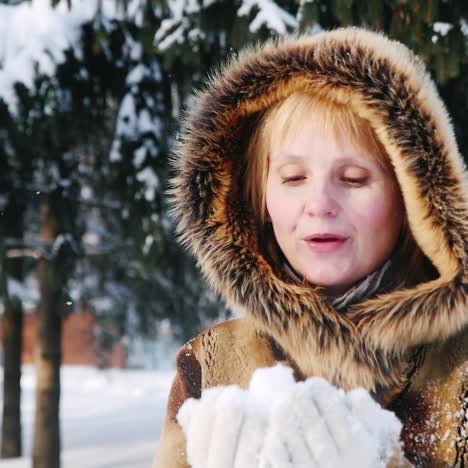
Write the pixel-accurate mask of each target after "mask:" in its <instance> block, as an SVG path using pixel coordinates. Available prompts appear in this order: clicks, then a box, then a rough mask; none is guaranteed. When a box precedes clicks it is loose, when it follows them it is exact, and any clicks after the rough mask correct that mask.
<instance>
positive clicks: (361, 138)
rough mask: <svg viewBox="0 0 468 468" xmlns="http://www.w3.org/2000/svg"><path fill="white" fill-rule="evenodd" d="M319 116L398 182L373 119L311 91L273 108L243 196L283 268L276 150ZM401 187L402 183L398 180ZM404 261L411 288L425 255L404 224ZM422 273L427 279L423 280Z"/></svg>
mask: <svg viewBox="0 0 468 468" xmlns="http://www.w3.org/2000/svg"><path fill="white" fill-rule="evenodd" d="M311 113H314V114H315V113H316V114H317V115H319V116H320V117H319V118H320V119H321V124H323V127H324V129H326V130H328V129H329V130H330V131H331V132H332V134H334V135H336V136H337V138H338V134H339V133H342V134H345V135H346V136H347V138H349V139H350V143H351V144H352V145H354V146H358V147H361V148H363V149H364V150H366V152H367V153H368V154H370V155H372V156H373V157H375V159H376V161H377V162H378V163H379V164H380V165H381V167H382V168H383V170H384V171H385V172H387V173H388V174H391V176H392V177H393V178H394V179H395V181H396V175H395V172H394V169H393V166H392V163H391V160H390V158H389V156H388V154H387V152H386V150H385V148H384V146H383V144H382V143H381V141H380V140H379V139H378V138H377V135H376V134H375V131H374V129H373V128H372V126H371V124H370V122H369V121H367V120H365V119H363V118H361V117H359V116H358V115H357V114H356V113H355V112H353V111H352V109H351V108H350V107H349V106H345V105H343V104H339V103H337V102H334V101H332V100H330V99H326V98H324V97H321V96H316V95H313V94H310V93H306V92H296V93H293V94H291V95H290V96H288V97H287V98H286V99H284V100H283V101H280V102H279V103H277V104H276V105H274V106H272V107H271V108H269V109H268V110H267V111H266V112H265V113H264V114H263V115H262V116H261V117H260V120H259V122H258V125H257V126H256V128H255V129H254V130H253V132H252V134H251V137H250V140H249V143H248V147H247V151H246V173H245V185H244V195H245V197H246V199H247V201H248V203H249V205H250V207H251V209H252V210H253V213H254V216H255V218H256V219H255V221H256V224H257V231H258V237H259V242H260V245H261V246H262V247H263V249H264V250H265V253H266V254H267V256H268V257H269V258H270V260H271V261H272V263H273V264H274V266H276V267H277V268H280V269H282V268H283V267H282V265H283V263H284V257H283V255H282V252H281V250H280V248H279V246H278V244H277V242H276V239H275V237H274V233H273V229H272V227H271V223H269V222H268V213H267V207H266V185H267V178H268V171H269V159H270V154H271V150H272V148H274V147H276V146H277V145H278V144H279V143H280V142H281V141H282V140H284V138H286V136H287V135H290V133H291V132H294V131H296V129H298V128H300V125H301V123H302V122H303V121H304V117H305V116H307V115H310V114H311ZM396 183H397V181H396ZM397 248H398V251H399V255H398V256H399V257H400V258H401V259H402V260H404V262H405V265H404V268H405V275H406V276H407V283H408V284H415V283H417V282H420V281H422V280H423V276H424V277H427V274H425V273H424V270H425V269H427V268H426V267H425V265H424V264H425V263H426V262H427V259H426V257H425V256H424V254H423V252H422V251H421V249H420V248H419V246H418V245H417V243H416V241H415V240H414V238H413V236H412V234H411V231H410V229H409V226H408V223H407V221H406V220H405V223H404V225H403V226H402V230H401V235H400V238H399V240H398V245H397ZM421 275H423V276H421Z"/></svg>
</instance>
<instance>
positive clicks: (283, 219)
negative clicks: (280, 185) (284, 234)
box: [266, 185, 295, 230]
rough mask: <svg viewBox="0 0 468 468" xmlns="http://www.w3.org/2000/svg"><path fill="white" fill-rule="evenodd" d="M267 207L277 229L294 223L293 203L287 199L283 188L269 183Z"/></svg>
mask: <svg viewBox="0 0 468 468" xmlns="http://www.w3.org/2000/svg"><path fill="white" fill-rule="evenodd" d="M266 208H267V212H268V216H269V218H270V221H271V223H272V224H273V227H274V228H275V230H277V229H278V228H287V227H288V226H290V225H292V224H294V218H295V217H294V212H293V210H292V207H291V204H290V202H289V201H287V200H286V199H285V197H284V196H283V194H282V193H281V190H278V189H277V188H275V187H271V186H269V185H267V191H266Z"/></svg>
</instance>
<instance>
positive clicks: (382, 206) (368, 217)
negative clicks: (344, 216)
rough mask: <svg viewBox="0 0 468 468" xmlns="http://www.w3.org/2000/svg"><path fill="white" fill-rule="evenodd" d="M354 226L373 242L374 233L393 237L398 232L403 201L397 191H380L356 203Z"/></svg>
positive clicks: (401, 218) (401, 219) (401, 217)
mask: <svg viewBox="0 0 468 468" xmlns="http://www.w3.org/2000/svg"><path fill="white" fill-rule="evenodd" d="M355 206H356V209H355V210H354V220H355V221H356V220H358V223H355V226H358V231H361V233H362V234H363V235H364V236H366V237H371V238H372V239H373V241H374V242H375V236H376V234H377V235H379V236H382V237H386V238H393V237H395V236H396V235H397V234H398V233H399V232H400V228H401V224H402V221H403V216H404V214H403V213H404V210H403V202H402V200H401V197H400V195H399V194H398V193H394V191H391V192H388V191H382V192H378V193H375V194H373V195H372V196H370V197H368V198H367V199H366V200H365V201H364V202H363V201H362V200H361V202H360V203H356V205H355Z"/></svg>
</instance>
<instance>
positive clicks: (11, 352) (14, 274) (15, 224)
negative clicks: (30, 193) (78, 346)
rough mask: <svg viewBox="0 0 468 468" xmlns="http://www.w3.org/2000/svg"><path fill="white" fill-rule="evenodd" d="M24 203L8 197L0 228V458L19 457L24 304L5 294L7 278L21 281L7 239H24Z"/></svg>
mask: <svg viewBox="0 0 468 468" xmlns="http://www.w3.org/2000/svg"><path fill="white" fill-rule="evenodd" d="M23 218H24V204H23V202H22V199H21V197H18V196H16V195H15V194H10V197H9V201H8V204H7V207H6V209H5V211H4V212H3V218H2V221H3V224H2V226H1V227H0V237H1V239H0V262H1V265H0V268H1V279H0V281H1V286H0V289H1V294H2V296H3V310H4V313H3V316H2V330H3V407H2V435H1V438H2V443H1V448H0V456H1V458H14V457H20V456H21V448H22V441H21V351H22V348H23V346H22V344H23V305H22V303H21V299H19V298H17V297H14V296H13V297H12V296H10V294H9V291H8V278H13V279H15V280H17V281H22V280H23V259H21V258H14V259H8V258H7V255H6V248H5V244H4V240H5V238H6V237H12V238H15V239H22V238H23V228H24V226H23Z"/></svg>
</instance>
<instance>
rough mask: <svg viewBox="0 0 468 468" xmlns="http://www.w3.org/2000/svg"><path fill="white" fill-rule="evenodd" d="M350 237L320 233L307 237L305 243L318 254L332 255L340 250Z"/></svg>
mask: <svg viewBox="0 0 468 468" xmlns="http://www.w3.org/2000/svg"><path fill="white" fill-rule="evenodd" d="M347 240H348V237H346V236H343V235H341V234H334V233H319V234H312V235H309V236H306V237H305V238H304V241H305V243H306V244H307V245H308V247H309V248H310V249H312V250H313V251H315V252H318V253H330V252H334V251H336V250H338V249H340V248H341V247H342V246H343V245H344V244H345V243H346V241H347Z"/></svg>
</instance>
